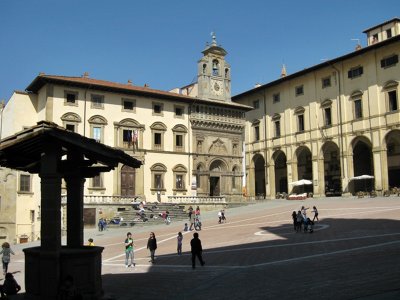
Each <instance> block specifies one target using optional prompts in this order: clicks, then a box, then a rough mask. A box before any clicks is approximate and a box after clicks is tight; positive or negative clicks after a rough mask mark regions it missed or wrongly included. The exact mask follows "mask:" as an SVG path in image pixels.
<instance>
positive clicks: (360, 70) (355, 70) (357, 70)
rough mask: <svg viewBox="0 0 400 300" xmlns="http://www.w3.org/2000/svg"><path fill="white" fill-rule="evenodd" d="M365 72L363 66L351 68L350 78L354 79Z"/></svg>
mask: <svg viewBox="0 0 400 300" xmlns="http://www.w3.org/2000/svg"><path fill="white" fill-rule="evenodd" d="M362 74H363V67H361V66H360V67H356V68H352V69H350V70H349V72H348V73H347V76H348V78H350V79H353V78H356V77H360V76H361V75H362Z"/></svg>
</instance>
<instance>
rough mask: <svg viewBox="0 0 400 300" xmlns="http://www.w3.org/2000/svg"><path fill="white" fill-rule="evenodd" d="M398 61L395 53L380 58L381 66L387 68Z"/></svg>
mask: <svg viewBox="0 0 400 300" xmlns="http://www.w3.org/2000/svg"><path fill="white" fill-rule="evenodd" d="M398 62H399V56H398V55H397V54H395V55H392V56H389V57H386V58H384V59H382V60H381V68H389V67H392V66H395V65H396V64H397V63H398Z"/></svg>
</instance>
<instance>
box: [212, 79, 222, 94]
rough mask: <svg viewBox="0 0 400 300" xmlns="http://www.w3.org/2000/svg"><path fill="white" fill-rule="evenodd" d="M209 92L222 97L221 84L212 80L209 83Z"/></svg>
mask: <svg viewBox="0 0 400 300" xmlns="http://www.w3.org/2000/svg"><path fill="white" fill-rule="evenodd" d="M211 91H212V93H213V94H215V95H217V96H219V95H222V93H223V87H222V83H221V82H219V81H215V80H213V81H212V82H211Z"/></svg>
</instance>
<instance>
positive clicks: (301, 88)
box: [294, 84, 304, 97]
mask: <svg viewBox="0 0 400 300" xmlns="http://www.w3.org/2000/svg"><path fill="white" fill-rule="evenodd" d="M294 94H295V95H296V97H298V96H302V95H304V84H301V85H298V86H296V87H295V88H294Z"/></svg>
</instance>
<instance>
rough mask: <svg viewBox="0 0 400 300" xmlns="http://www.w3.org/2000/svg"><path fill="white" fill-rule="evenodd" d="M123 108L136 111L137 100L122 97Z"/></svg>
mask: <svg viewBox="0 0 400 300" xmlns="http://www.w3.org/2000/svg"><path fill="white" fill-rule="evenodd" d="M122 110H127V111H134V110H135V101H134V100H128V99H122Z"/></svg>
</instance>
